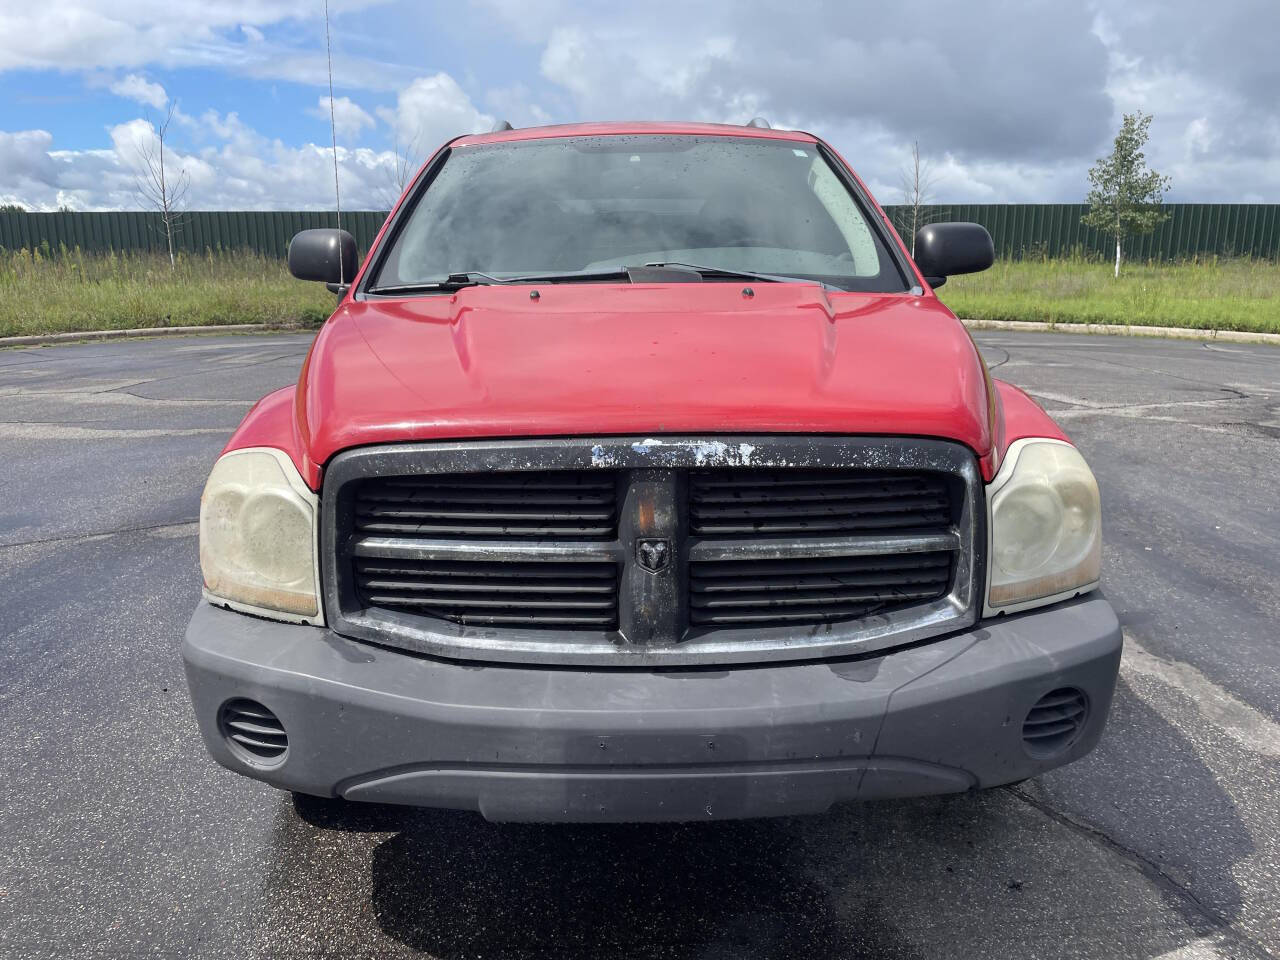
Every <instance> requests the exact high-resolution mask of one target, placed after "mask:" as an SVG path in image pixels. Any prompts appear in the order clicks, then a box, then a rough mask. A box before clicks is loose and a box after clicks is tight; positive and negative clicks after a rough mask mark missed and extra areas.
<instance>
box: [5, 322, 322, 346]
mask: <svg viewBox="0 0 1280 960" xmlns="http://www.w3.org/2000/svg"><path fill="white" fill-rule="evenodd" d="M311 329H313V328H312V327H310V326H307V325H305V324H301V323H212V324H206V325H204V326H200V327H136V328H133V329H130V330H85V331H82V332H78V333H37V334H31V335H29V336H24V337H0V347H39V346H45V345H47V344H52V343H77V342H80V341H84V340H126V339H131V338H133V339H137V338H143V337H147V338H150V337H190V336H200V335H202V334H203V335H210V334H218V333H275V332H277V331H283V332H293V331H297V330H311ZM314 329H318V328H314Z"/></svg>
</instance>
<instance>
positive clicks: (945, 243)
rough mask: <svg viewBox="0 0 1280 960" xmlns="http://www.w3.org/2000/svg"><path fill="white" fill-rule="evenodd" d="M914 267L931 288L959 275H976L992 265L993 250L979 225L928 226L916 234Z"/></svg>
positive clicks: (946, 224) (993, 260) (988, 238)
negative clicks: (937, 280) (918, 269)
mask: <svg viewBox="0 0 1280 960" xmlns="http://www.w3.org/2000/svg"><path fill="white" fill-rule="evenodd" d="M915 249H916V266H917V267H919V268H920V272H921V273H923V274H924V275H925V277H926V279H928V280H929V282H930V284H932V285H933V286H941V284H940V283H934V280H935V279H939V278H940V279H943V280H945V279H946V278H947V277H953V276H955V275H956V274H958V273H977V272H978V271H980V270H985V269H987V267H989V266H991V264H993V263H995V259H996V248H995V244H993V243H992V242H991V234H989V233H987V228H986V227H984V226H982V225H981V224H978V223H931V224H929V225H928V226H925V227H921V228H920V229H919V230H918V231H916V247H915Z"/></svg>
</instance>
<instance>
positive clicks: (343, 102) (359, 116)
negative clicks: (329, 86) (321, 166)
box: [307, 96, 377, 139]
mask: <svg viewBox="0 0 1280 960" xmlns="http://www.w3.org/2000/svg"><path fill="white" fill-rule="evenodd" d="M307 113H309V114H310V115H311V116H313V117H319V118H320V119H321V120H323V121H324V122H325V123H326V124H327V123H328V122H329V98H328V97H327V96H322V97H320V98H319V99H318V100H317V101H316V106H315V107H314V108H313V109H310V110H308V111H307ZM376 125H377V121H376V120H374V119H373V117H371V116H369V114H368V113H367V112H366V111H365V109H364V108H363V107H361V106H360V105H359V104H358V103H355V102H354V101H353V100H352V99H351V98H350V97H334V99H333V126H334V129H335V130H337V132H338V136H339V137H342V138H344V139H350V138H354V137H358V136H359V135H360V132H361V131H362V130H364V128H365V127H374V126H376Z"/></svg>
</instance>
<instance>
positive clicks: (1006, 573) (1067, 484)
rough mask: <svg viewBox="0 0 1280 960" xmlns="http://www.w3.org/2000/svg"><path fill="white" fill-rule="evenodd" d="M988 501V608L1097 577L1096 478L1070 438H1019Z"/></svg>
mask: <svg viewBox="0 0 1280 960" xmlns="http://www.w3.org/2000/svg"><path fill="white" fill-rule="evenodd" d="M987 502H988V504H989V505H990V506H989V513H988V515H989V517H990V530H991V556H990V561H989V569H990V576H989V577H988V578H987V583H988V586H987V611H986V612H987V614H988V615H990V614H994V613H999V612H1011V611H1013V610H1021V609H1024V608H1026V607H1032V606H1038V605H1040V604H1044V603H1051V602H1053V601H1055V600H1060V599H1064V598H1066V597H1069V596H1073V595H1074V594H1077V593H1084V592H1086V591H1088V590H1092V589H1093V588H1094V587H1096V586H1097V585H1098V576H1099V571H1100V568H1101V564H1102V511H1101V506H1100V503H1099V500H1098V483H1097V481H1096V480H1094V478H1093V472H1092V471H1091V470H1090V469H1089V465H1088V464H1087V463H1085V462H1084V457H1082V456H1080V452H1079V451H1078V450H1076V448H1075V447H1073V446H1071V444H1069V443H1063V442H1062V441H1061V440H1018V441H1017V442H1015V443H1014V444H1013V445H1012V446H1011V447H1010V448H1009V452H1008V454H1007V455H1006V456H1005V460H1004V463H1003V464H1002V465H1001V467H1000V473H999V474H998V475H997V476H996V478H995V480H993V481H992V483H991V486H990V487H989V488H988V490H987Z"/></svg>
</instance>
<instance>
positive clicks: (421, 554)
mask: <svg viewBox="0 0 1280 960" xmlns="http://www.w3.org/2000/svg"><path fill="white" fill-rule="evenodd" d="M761 468H767V469H769V470H771V471H786V470H796V471H797V477H798V478H799V473H798V472H799V471H800V470H830V469H839V470H842V471H867V472H868V473H871V472H873V471H874V472H875V473H876V474H877V475H879V474H883V473H884V472H886V471H888V472H892V471H916V472H936V473H938V474H941V475H945V477H946V478H947V483H948V489H949V490H951V491H952V499H953V503H952V506H953V508H954V509H953V516H952V517H951V522H950V523H949V524H948V525H947V526H946V528H945V529H910V530H905V531H897V530H893V531H889V530H886V531H884V532H883V533H882V532H881V531H879V530H876V529H872V530H860V531H859V532H858V533H857V534H856V535H841V531H829V530H826V531H824V530H821V529H818V530H814V531H813V532H812V533H804V532H789V533H787V534H785V535H781V536H779V535H772V534H770V535H765V536H759V537H757V536H750V537H747V536H744V535H743V534H741V533H733V534H732V535H729V536H715V535H712V536H699V535H694V534H693V533H692V532H691V524H690V522H689V517H688V513H689V501H688V496H689V492H688V488H689V484H690V481H689V477H690V475H691V474H692V473H694V472H695V471H700V472H705V471H708V470H714V471H716V473H717V475H719V474H721V473H724V472H726V471H738V470H743V471H745V470H756V471H759V470H760V469H761ZM489 471H500V472H504V473H519V472H524V471H537V472H543V473H547V472H550V471H599V472H600V473H601V475H602V476H604V475H609V476H612V477H615V478H618V483H617V487H618V500H617V509H618V513H617V527H616V533H615V534H613V535H612V538H611V539H592V538H584V539H574V540H541V539H535V538H529V537H520V536H512V537H507V538H505V539H503V538H497V537H489V538H483V539H474V540H472V539H464V538H460V537H448V538H441V537H438V536H434V535H432V534H430V533H425V532H424V535H423V536H402V535H384V534H383V533H382V532H381V531H361V530H360V529H359V528H358V525H357V523H356V520H355V512H354V510H355V492H356V490H357V489H358V488H359V484H360V483H361V482H367V481H369V480H371V479H377V480H379V481H383V480H385V479H386V478H389V477H406V478H414V477H431V476H433V475H436V474H448V473H470V474H481V473H487V472H489ZM726 475H727V476H730V477H731V476H732V474H726ZM857 479H858V478H857V477H853V478H849V477H846V478H845V480H844V481H843V483H844V486H849V485H850V484H851V483H853V482H855V481H856V480H857ZM499 485H500V486H501V485H503V483H502V482H500V483H499ZM802 485H804V484H802ZM809 485H811V484H809ZM793 492H794V491H793ZM982 493H983V491H982V484H981V478H980V476H979V474H978V470H977V463H976V460H975V458H974V456H973V454H972V453H971V452H970V451H969V450H968V449H967V448H965V447H964V446H962V445H960V444H957V443H953V442H949V441H941V440H922V439H914V438H885V437H826V436H804V435H783V436H741V437H739V436H733V437H725V436H712V437H707V436H694V437H683V436H682V437H661V438H658V439H653V438H641V437H624V438H617V437H607V438H570V439H550V440H505V441H504V440H492V441H463V442H441V443H413V444H396V445H388V446H380V447H364V448H358V449H355V450H350V451H346V452H344V453H341V454H339V455H337V456H336V457H335V458H334V459H333V460H332V461H331V462H330V464H329V465H328V467H327V469H326V471H325V479H324V489H323V491H322V496H321V514H322V526H321V533H322V539H323V553H322V556H323V559H324V563H323V580H324V591H325V607H326V615H327V617H328V622H329V624H330V625H331V627H332V628H333V629H334V630H335V631H336V632H338V633H340V634H343V635H345V636H350V637H355V638H358V639H364V640H369V641H372V642H375V643H379V644H383V645H387V646H394V647H400V648H404V649H408V650H412V651H415V652H419V653H422V654H427V655H432V656H441V657H447V658H452V659H468V660H485V661H495V662H521V663H540V664H549V665H561V664H562V665H594V666H602V667H603V666H609V667H617V666H640V667H650V668H652V667H655V666H693V665H713V664H733V663H750V662H765V661H779V660H800V659H816V658H828V657H837V656H850V655H856V654H861V653H866V652H870V651H875V650H879V649H884V648H886V647H891V646H895V645H899V644H905V643H912V642H917V641H920V640H925V639H929V638H931V637H936V636H940V635H942V634H945V633H948V632H951V631H954V630H958V629H962V628H965V627H968V626H972V625H973V624H974V623H975V622H976V621H977V616H978V611H979V608H980V604H979V602H978V598H979V597H980V596H981V591H982V587H983V584H982V583H981V582H980V580H981V576H982V571H984V570H985V558H984V551H985V545H986V535H985V529H984V527H983V524H984V522H985V514H984V511H983V510H982V509H981V503H982V500H981V497H982ZM593 533H594V532H593ZM652 538H669V540H670V544H671V549H672V559H671V563H670V564H669V565H668V566H667V567H666V568H665V569H664V570H662V571H660V572H657V573H655V572H647V571H646V570H644V569H641V567H640V565H639V564H638V563H637V541H638V540H642V539H645V540H647V539H652ZM937 551H948V552H949V553H950V555H951V556H952V557H953V558H954V562H953V564H952V570H951V579H950V588H949V589H948V590H947V592H946V593H945V595H943V596H941V597H936V598H934V599H927V600H924V601H922V602H918V603H917V602H914V600H915V597H914V594H913V591H912V590H911V589H904V590H903V597H902V599H903V601H904V602H908V601H910V602H911V603H910V605H909V606H906V607H904V608H901V609H888V610H885V611H884V612H878V613H877V612H874V611H873V612H869V613H867V614H866V615H864V616H861V617H859V618H856V619H841V618H824V622H822V623H820V624H818V625H816V626H815V625H814V624H813V623H812V622H809V623H797V622H794V618H780V617H778V616H772V617H765V618H764V620H765V621H766V625H763V626H760V625H755V624H753V623H752V622H751V621H741V622H735V623H723V624H721V623H706V622H703V623H698V622H695V621H696V618H695V617H692V616H691V614H690V596H691V593H692V592H693V591H692V590H691V578H692V577H693V576H694V575H695V574H694V573H693V572H692V570H693V565H694V564H699V565H701V564H704V563H717V562H733V561H744V560H757V561H762V562H764V561H793V560H795V561H803V560H805V559H812V560H814V561H815V562H818V563H826V562H828V560H829V558H839V557H845V558H857V557H868V558H874V557H876V556H884V555H886V554H894V555H917V556H918V555H921V554H927V553H932V552H937ZM357 559H359V560H360V561H361V562H373V563H381V562H384V561H395V560H403V561H416V562H422V563H427V562H431V563H453V562H476V563H513V564H515V563H529V562H543V561H549V562H552V563H556V562H559V563H575V562H577V563H604V564H613V565H616V566H615V567H614V569H616V570H617V572H618V588H617V589H618V593H617V597H618V604H617V621H616V624H615V625H614V626H612V627H610V628H608V629H600V628H598V627H594V626H592V625H591V624H586V623H582V624H577V625H569V624H565V625H564V626H565V629H547V628H545V627H544V628H541V629H531V628H529V627H528V626H525V625H522V624H521V623H519V622H515V621H512V622H489V623H458V622H453V621H452V620H447V619H441V618H439V617H436V616H431V615H423V614H422V613H421V612H420V611H412V612H411V611H407V610H406V609H404V608H403V607H402V608H400V609H396V608H395V605H387V606H377V605H369V606H366V605H365V604H364V603H363V602H362V600H361V596H360V593H359V590H358V589H357V582H356V581H357V576H356V572H355V564H356V562H357ZM513 569H514V568H513ZM704 569H705V568H704ZM701 575H702V574H701V573H699V574H698V576H701ZM935 592H936V591H935ZM466 595H469V594H462V593H459V594H456V595H454V594H450V595H448V596H449V597H450V600H451V602H462V601H463V600H464V599H465V596H466ZM402 599H403V598H402ZM703 600H705V597H704V598H703ZM770 621H772V622H770ZM547 626H552V625H547Z"/></svg>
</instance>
